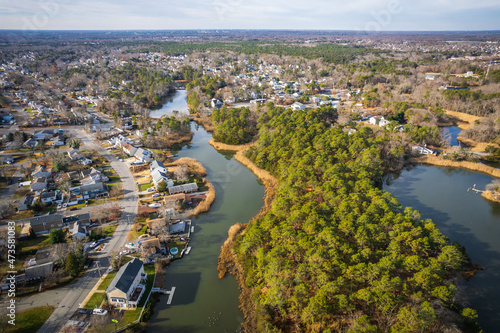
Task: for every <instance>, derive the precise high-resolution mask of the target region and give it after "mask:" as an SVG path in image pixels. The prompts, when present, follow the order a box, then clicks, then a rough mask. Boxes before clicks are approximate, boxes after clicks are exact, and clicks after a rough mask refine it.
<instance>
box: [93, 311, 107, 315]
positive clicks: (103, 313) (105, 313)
mask: <svg viewBox="0 0 500 333" xmlns="http://www.w3.org/2000/svg"><path fill="white" fill-rule="evenodd" d="M92 313H93V314H96V315H100V316H104V315H107V314H108V310H104V309H94V311H92Z"/></svg>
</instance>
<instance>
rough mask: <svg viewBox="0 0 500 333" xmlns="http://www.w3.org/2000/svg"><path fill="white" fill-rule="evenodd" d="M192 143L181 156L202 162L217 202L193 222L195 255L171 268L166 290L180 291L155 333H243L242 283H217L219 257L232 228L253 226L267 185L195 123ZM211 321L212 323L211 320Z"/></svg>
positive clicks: (155, 323)
mask: <svg viewBox="0 0 500 333" xmlns="http://www.w3.org/2000/svg"><path fill="white" fill-rule="evenodd" d="M191 127H192V131H193V132H194V137H193V140H192V144H191V145H189V146H186V147H185V148H183V149H182V150H181V151H180V152H179V153H178V154H179V157H192V158H196V159H197V160H198V161H199V162H201V163H202V164H203V166H204V167H205V168H206V169H207V179H208V180H209V181H211V182H212V184H214V187H215V191H216V199H215V202H214V203H213V204H212V207H211V209H210V212H208V213H205V214H201V215H200V216H199V217H197V218H193V225H194V227H195V232H194V234H193V235H192V238H191V244H190V245H191V246H192V250H191V253H190V254H189V255H186V256H184V258H182V259H180V260H177V261H174V262H173V263H171V264H170V266H169V267H168V268H167V271H166V276H165V281H166V283H165V287H166V288H167V289H170V288H171V287H176V290H175V294H174V297H173V300H172V303H171V305H170V306H169V305H167V298H168V297H167V296H161V297H160V302H159V303H158V304H157V305H156V307H155V315H154V317H153V319H152V320H151V325H150V328H149V332H176V333H179V332H189V333H191V332H217V333H222V332H239V331H240V325H241V323H242V322H243V315H242V313H241V312H240V311H239V309H238V305H239V301H238V296H239V290H238V285H237V283H236V279H235V278H234V277H233V276H227V277H225V278H224V279H222V280H219V279H218V278H217V274H218V272H217V258H218V256H219V251H220V248H221V246H222V244H223V243H224V241H225V240H226V238H227V231H228V229H229V227H230V226H231V225H233V224H235V223H236V222H243V223H246V222H248V221H249V220H250V219H251V218H252V217H254V216H255V215H257V214H258V213H259V211H260V209H261V207H262V206H263V205H264V200H263V197H264V190H265V188H264V186H262V185H261V184H260V183H259V182H258V180H257V178H256V177H255V175H254V174H253V173H252V172H250V171H249V170H248V169H247V168H246V167H244V166H243V165H241V164H240V163H239V162H237V161H236V160H235V159H234V157H233V154H231V153H219V152H217V151H216V150H215V149H214V148H213V147H212V146H210V145H209V144H208V140H210V138H211V137H212V136H211V134H209V133H207V132H206V131H205V130H204V129H203V127H201V126H200V127H198V126H197V125H196V124H195V123H191ZM209 317H210V318H209Z"/></svg>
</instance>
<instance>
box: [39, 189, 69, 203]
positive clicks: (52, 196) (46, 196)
mask: <svg viewBox="0 0 500 333" xmlns="http://www.w3.org/2000/svg"><path fill="white" fill-rule="evenodd" d="M40 201H41V202H43V203H58V204H60V203H62V201H63V194H62V193H60V192H59V191H49V192H42V194H40Z"/></svg>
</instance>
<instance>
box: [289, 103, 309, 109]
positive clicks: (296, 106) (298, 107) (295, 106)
mask: <svg viewBox="0 0 500 333" xmlns="http://www.w3.org/2000/svg"><path fill="white" fill-rule="evenodd" d="M305 108H306V106H305V105H304V104H302V103H299V102H295V103H293V104H292V110H293V111H299V110H304V109H305Z"/></svg>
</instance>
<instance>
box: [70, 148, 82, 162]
mask: <svg viewBox="0 0 500 333" xmlns="http://www.w3.org/2000/svg"><path fill="white" fill-rule="evenodd" d="M68 156H69V158H70V159H71V160H72V161H78V160H81V159H82V158H83V156H82V155H81V154H80V151H79V150H78V149H71V150H70V151H68Z"/></svg>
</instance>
